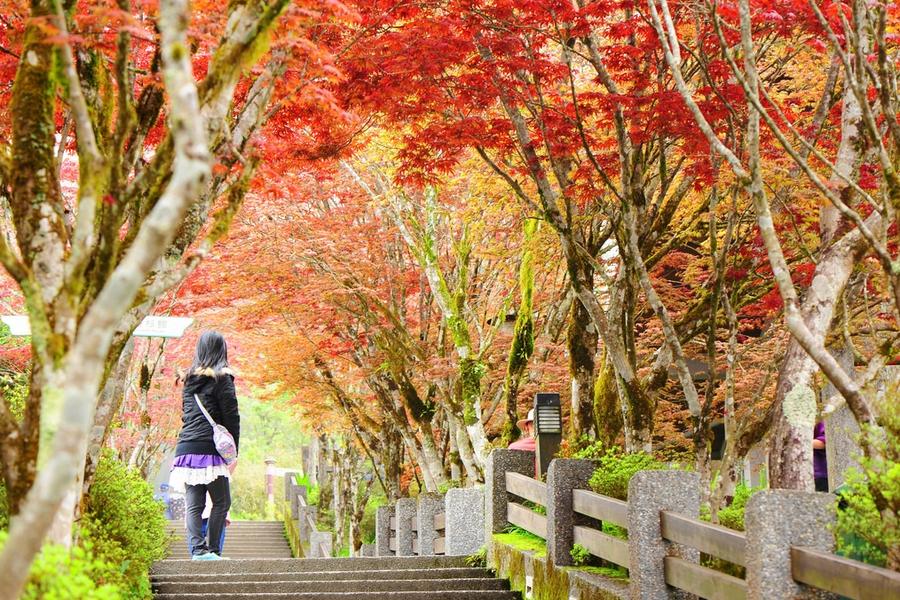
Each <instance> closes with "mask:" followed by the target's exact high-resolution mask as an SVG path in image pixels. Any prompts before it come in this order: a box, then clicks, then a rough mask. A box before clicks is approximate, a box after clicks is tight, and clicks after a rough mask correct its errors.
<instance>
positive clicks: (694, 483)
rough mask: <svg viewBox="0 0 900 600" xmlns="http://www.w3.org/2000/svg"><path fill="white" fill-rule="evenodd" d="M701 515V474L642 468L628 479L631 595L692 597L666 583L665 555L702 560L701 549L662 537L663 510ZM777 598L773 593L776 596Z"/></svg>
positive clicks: (654, 599) (644, 599) (657, 599)
mask: <svg viewBox="0 0 900 600" xmlns="http://www.w3.org/2000/svg"><path fill="white" fill-rule="evenodd" d="M663 510H668V511H672V512H677V513H678V514H681V515H684V516H686V517H693V518H697V517H698V516H699V515H700V478H699V477H698V476H697V474H696V473H689V472H687V471H640V472H638V473H635V474H634V476H633V477H632V478H631V481H630V482H629V483H628V550H629V559H630V562H631V567H630V568H629V570H628V573H629V576H630V579H631V597H632V598H634V599H635V600H637V599H640V600H662V599H664V598H685V599H686V598H689V597H691V596H689V595H688V594H686V593H685V592H681V591H679V590H675V589H674V588H670V587H669V586H667V585H666V574H665V570H664V559H665V557H666V556H678V557H680V558H683V559H684V560H688V561H691V562H699V561H700V553H699V552H698V551H697V550H695V549H693V548H686V547H684V546H681V545H679V544H674V543H671V542H668V541H666V540H664V539H663V537H662V531H661V529H660V519H659V513H660V511H663ZM773 598H774V596H773Z"/></svg>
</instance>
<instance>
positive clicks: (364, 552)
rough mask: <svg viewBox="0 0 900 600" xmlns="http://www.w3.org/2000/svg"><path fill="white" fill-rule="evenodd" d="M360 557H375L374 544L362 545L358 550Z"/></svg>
mask: <svg viewBox="0 0 900 600" xmlns="http://www.w3.org/2000/svg"><path fill="white" fill-rule="evenodd" d="M359 555H360V556H375V544H363V545H362V546H360V548H359Z"/></svg>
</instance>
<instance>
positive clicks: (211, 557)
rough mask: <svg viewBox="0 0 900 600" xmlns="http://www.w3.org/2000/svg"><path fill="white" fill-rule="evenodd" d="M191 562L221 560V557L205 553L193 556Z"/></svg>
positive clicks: (212, 553) (213, 553)
mask: <svg viewBox="0 0 900 600" xmlns="http://www.w3.org/2000/svg"><path fill="white" fill-rule="evenodd" d="M191 560H222V557H221V556H219V555H218V554H216V553H215V552H206V553H204V554H195V555H193V556H192V557H191Z"/></svg>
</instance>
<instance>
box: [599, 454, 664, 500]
mask: <svg viewBox="0 0 900 600" xmlns="http://www.w3.org/2000/svg"><path fill="white" fill-rule="evenodd" d="M666 468H667V466H666V464H665V463H663V462H660V461H659V460H657V459H656V458H654V457H653V455H651V454H646V453H643V452H639V453H635V454H625V453H623V452H622V450H621V449H619V448H610V449H609V450H607V451H606V452H605V453H604V454H603V456H601V457H600V459H599V460H598V462H597V470H596V471H594V474H593V475H592V476H591V479H590V481H589V485H590V486H591V489H592V490H594V491H595V492H597V493H598V494H603V495H604V496H610V497H612V498H618V499H619V500H627V499H628V482H629V481H631V476H632V475H634V474H635V473H637V472H638V471H651V470H652V471H659V470H663V469H666Z"/></svg>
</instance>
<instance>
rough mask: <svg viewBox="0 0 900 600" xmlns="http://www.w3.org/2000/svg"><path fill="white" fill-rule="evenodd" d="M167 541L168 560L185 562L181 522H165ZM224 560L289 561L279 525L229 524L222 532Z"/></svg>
mask: <svg viewBox="0 0 900 600" xmlns="http://www.w3.org/2000/svg"><path fill="white" fill-rule="evenodd" d="M168 531H169V534H170V535H171V536H172V537H171V543H170V545H169V558H173V559H187V558H190V555H189V554H188V548H187V541H186V540H185V536H186V534H187V532H186V531H185V529H184V522H183V521H180V520H179V521H169V523H168ZM222 554H223V555H224V556H227V557H228V558H235V559H253V558H291V547H290V545H289V544H288V541H287V538H286V537H285V536H284V523H282V522H281V521H232V522H231V525H229V526H228V527H226V528H225V548H224V551H223V553H222Z"/></svg>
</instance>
